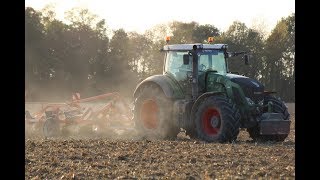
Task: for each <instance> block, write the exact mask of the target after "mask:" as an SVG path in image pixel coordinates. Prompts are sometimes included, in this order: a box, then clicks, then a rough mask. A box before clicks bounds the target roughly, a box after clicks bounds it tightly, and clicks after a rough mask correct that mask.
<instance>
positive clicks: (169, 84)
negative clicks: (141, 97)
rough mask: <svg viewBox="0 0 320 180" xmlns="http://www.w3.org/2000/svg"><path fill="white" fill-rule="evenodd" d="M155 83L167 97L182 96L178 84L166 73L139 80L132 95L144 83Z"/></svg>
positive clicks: (135, 93) (134, 94)
mask: <svg viewBox="0 0 320 180" xmlns="http://www.w3.org/2000/svg"><path fill="white" fill-rule="evenodd" d="M150 84H156V85H158V86H159V87H160V88H161V89H162V91H163V93H164V94H165V95H166V97H168V98H183V93H182V90H181V88H180V87H179V85H178V84H177V83H176V82H174V81H173V80H172V79H171V78H169V77H168V76H166V75H153V76H150V77H148V78H146V79H145V80H143V81H142V82H140V83H139V84H138V85H137V87H136V89H135V90H134V93H133V97H134V98H136V96H137V92H139V91H140V89H141V88H143V87H144V86H146V85H150Z"/></svg>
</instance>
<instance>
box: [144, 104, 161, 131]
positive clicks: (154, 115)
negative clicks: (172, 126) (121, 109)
mask: <svg viewBox="0 0 320 180" xmlns="http://www.w3.org/2000/svg"><path fill="white" fill-rule="evenodd" d="M158 111H159V109H158V105H157V103H156V101H155V100H153V99H148V100H145V101H143V103H142V106H141V110H140V118H141V120H142V122H143V125H144V127H146V128H147V129H156V128H157V127H158V121H159V120H158Z"/></svg>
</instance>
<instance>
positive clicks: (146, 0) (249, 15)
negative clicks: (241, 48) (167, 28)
mask: <svg viewBox="0 0 320 180" xmlns="http://www.w3.org/2000/svg"><path fill="white" fill-rule="evenodd" d="M49 3H51V4H52V5H54V6H55V9H56V13H57V18H58V19H63V17H64V12H65V11H68V10H70V9H72V8H73V7H83V8H88V9H89V11H90V12H92V13H94V14H96V15H98V16H99V17H100V18H103V19H105V20H106V23H107V25H108V27H109V28H111V29H113V30H115V29H119V28H124V29H125V30H126V31H137V32H139V33H143V32H144V31H145V30H147V29H149V28H151V27H153V26H155V25H156V24H160V23H167V22H171V21H173V20H177V21H182V22H191V21H196V22H198V23H199V24H212V25H214V26H215V27H217V28H218V29H219V30H221V31H224V30H226V29H227V28H228V27H229V26H230V25H231V23H232V22H233V21H235V20H239V21H241V22H244V23H245V24H246V25H247V26H248V27H251V26H252V25H253V24H264V27H265V30H266V31H270V30H271V29H272V28H273V27H274V26H275V25H276V23H277V21H279V20H280V19H281V17H286V16H288V15H290V14H291V13H294V12H295V1H294V0H223V1H221V0H201V1H195V0H25V6H26V7H33V8H34V9H36V10H41V9H42V8H43V7H44V6H45V5H47V4H49Z"/></svg>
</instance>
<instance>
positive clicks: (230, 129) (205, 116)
mask: <svg viewBox="0 0 320 180" xmlns="http://www.w3.org/2000/svg"><path fill="white" fill-rule="evenodd" d="M195 125H196V132H197V135H198V138H199V139H201V140H204V141H207V142H220V143H223V142H232V141H235V140H236V139H237V136H238V134H239V128H240V113H239V110H238V108H237V107H236V105H235V104H234V103H232V102H231V101H230V100H229V99H227V98H226V97H224V96H211V97H207V98H205V99H204V100H203V102H202V103H201V104H200V105H199V107H198V109H197V110H196V112H195Z"/></svg>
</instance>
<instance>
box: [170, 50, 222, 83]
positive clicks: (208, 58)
mask: <svg viewBox="0 0 320 180" xmlns="http://www.w3.org/2000/svg"><path fill="white" fill-rule="evenodd" d="M186 54H188V51H169V52H167V56H166V65H165V72H169V73H171V74H172V75H173V76H175V78H176V79H177V80H178V81H179V80H184V79H185V78H186V77H187V76H188V74H190V75H191V73H192V57H191V56H189V64H188V65H184V64H183V55H186ZM198 60H199V62H198V64H199V66H198V69H199V75H200V74H202V73H204V72H206V71H208V70H211V71H217V72H218V73H220V74H226V72H227V70H226V61H225V58H224V53H223V51H220V50H202V51H200V52H199V53H198Z"/></svg>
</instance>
